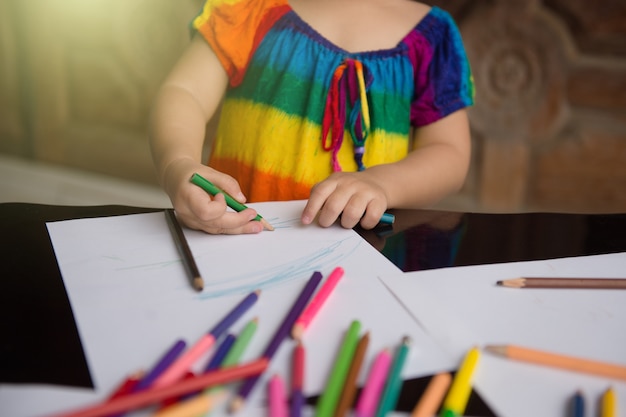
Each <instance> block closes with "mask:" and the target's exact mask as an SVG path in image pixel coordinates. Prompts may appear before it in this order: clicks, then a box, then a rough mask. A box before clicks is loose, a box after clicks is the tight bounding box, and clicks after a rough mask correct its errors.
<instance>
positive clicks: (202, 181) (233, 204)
mask: <svg viewBox="0 0 626 417" xmlns="http://www.w3.org/2000/svg"><path fill="white" fill-rule="evenodd" d="M190 181H191V182H192V183H193V184H195V185H197V186H198V187H200V188H202V189H203V190H204V191H206V192H207V193H209V194H211V195H212V196H215V195H216V194H222V195H223V196H224V198H225V199H226V205H228V207H230V208H231V209H233V210H235V211H237V212H239V211H243V210H245V209H247V208H248V206H246V205H245V204H242V203H240V202H239V201H237V200H235V199H234V198H233V197H232V196H230V195H229V194H228V193H227V192H225V191H224V190H220V189H219V188H218V187H217V186H216V185H215V184H213V183H212V182H211V181H209V180H207V179H206V178H204V177H203V176H202V175H200V174H198V173H194V174H193V175H192V176H191V180H190ZM254 220H256V221H259V222H261V224H263V227H265V228H266V229H267V230H274V227H273V226H272V225H271V224H269V222H268V221H267V220H265V219H264V218H263V217H262V216H261V215H260V214H257V215H256V217H255V218H254Z"/></svg>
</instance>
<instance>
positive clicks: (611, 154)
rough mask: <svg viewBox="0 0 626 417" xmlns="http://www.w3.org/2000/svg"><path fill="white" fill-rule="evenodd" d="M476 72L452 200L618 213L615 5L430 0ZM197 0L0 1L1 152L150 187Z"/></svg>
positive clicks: (624, 76)
mask: <svg viewBox="0 0 626 417" xmlns="http://www.w3.org/2000/svg"><path fill="white" fill-rule="evenodd" d="M428 3H430V4H435V5H439V6H440V7H442V8H444V9H446V10H448V11H450V12H451V13H452V15H453V16H454V17H455V19H456V21H457V23H458V24H459V27H460V28H461V32H462V35H463V38H464V42H465V46H466V49H467V52H468V55H469V59H470V63H471V65H472V70H473V73H474V77H475V81H476V88H477V92H476V93H477V94H476V100H477V102H476V105H475V106H474V107H473V108H472V109H471V110H470V119H471V126H472V136H473V145H474V146H473V160H472V167H471V171H470V175H469V177H468V180H467V183H466V186H465V187H464V189H463V191H462V193H461V195H460V196H458V197H456V198H453V199H450V202H452V203H461V204H463V206H464V207H469V208H470V209H473V208H475V209H479V210H491V211H516V210H546V211H552V210H567V211H605V212H606V211H626V1H618V0H604V1H601V2H585V1H582V0H544V1H539V0H464V1H463V0H437V1H430V2H428ZM201 4H202V0H175V1H173V0H88V1H86V0H46V1H39V2H36V1H31V0H0V62H2V65H0V152H3V153H8V154H15V155H19V156H21V157H25V158H32V159H36V160H42V161H46V162H52V163H56V164H63V165H67V166H71V167H76V168H81V169H86V170H90V171H95V172H99V173H105V174H109V175H113V176H116V177H120V178H126V179H132V180H135V181H141V182H145V183H152V184H154V183H155V178H154V173H153V168H152V164H151V161H150V153H149V149H148V145H147V138H146V123H147V117H148V112H149V107H150V104H151V101H152V97H153V95H154V93H155V91H156V88H157V86H158V84H159V82H160V81H161V80H162V78H163V77H164V76H165V74H166V73H167V71H168V70H169V68H170V67H171V65H172V64H173V62H174V61H175V59H176V57H177V56H178V54H179V53H180V52H181V51H182V49H183V48H184V46H185V45H186V43H187V42H188V39H189V38H188V32H187V30H186V25H187V23H188V21H189V19H190V17H191V16H193V15H194V14H195V13H196V11H197V10H198V9H199V8H200V6H201Z"/></svg>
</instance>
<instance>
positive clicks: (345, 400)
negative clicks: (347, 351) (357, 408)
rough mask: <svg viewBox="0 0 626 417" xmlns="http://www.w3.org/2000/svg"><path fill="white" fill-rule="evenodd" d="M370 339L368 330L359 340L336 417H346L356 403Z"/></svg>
mask: <svg viewBox="0 0 626 417" xmlns="http://www.w3.org/2000/svg"><path fill="white" fill-rule="evenodd" d="M369 341H370V333H369V332H366V333H365V334H364V335H363V336H361V340H359V344H358V345H357V347H356V351H355V352H354V356H353V357H352V363H350V369H349V370H348V375H347V376H346V382H345V384H344V385H343V390H342V391H341V397H340V398H339V403H338V404H337V409H336V410H335V417H344V416H345V415H346V414H347V413H348V410H349V409H350V407H352V405H353V404H354V399H355V398H356V392H357V380H358V377H359V373H360V371H361V367H362V365H363V359H364V358H365V352H366V351H367V346H368V345H369Z"/></svg>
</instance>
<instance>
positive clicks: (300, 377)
mask: <svg viewBox="0 0 626 417" xmlns="http://www.w3.org/2000/svg"><path fill="white" fill-rule="evenodd" d="M305 356H306V353H305V350H304V346H302V343H301V342H298V344H297V345H296V347H295V348H294V350H293V362H292V369H291V417H300V416H301V415H302V406H303V405H304V393H303V387H304V363H305Z"/></svg>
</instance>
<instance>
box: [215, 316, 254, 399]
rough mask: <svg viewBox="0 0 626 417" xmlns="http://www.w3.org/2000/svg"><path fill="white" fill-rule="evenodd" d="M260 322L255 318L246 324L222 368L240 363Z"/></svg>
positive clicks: (219, 389)
mask: <svg viewBox="0 0 626 417" xmlns="http://www.w3.org/2000/svg"><path fill="white" fill-rule="evenodd" d="M258 322H259V320H258V318H256V317H255V318H253V319H252V320H250V321H249V322H248V323H246V325H245V326H244V328H243V330H242V331H241V332H240V333H239V336H237V338H236V339H235V341H234V343H233V344H232V346H231V348H230V349H229V350H228V352H227V353H226V356H225V357H224V359H223V360H222V362H221V363H220V365H219V366H220V368H224V367H228V366H233V365H236V364H238V363H239V361H240V360H241V357H242V356H243V352H244V351H245V349H246V347H247V346H248V344H249V343H250V340H251V339H252V336H253V335H254V332H255V331H256V329H257V324H258ZM223 388H224V387H222V386H215V387H211V388H207V389H206V390H204V392H205V394H214V393H216V392H218V391H222V390H223Z"/></svg>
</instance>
